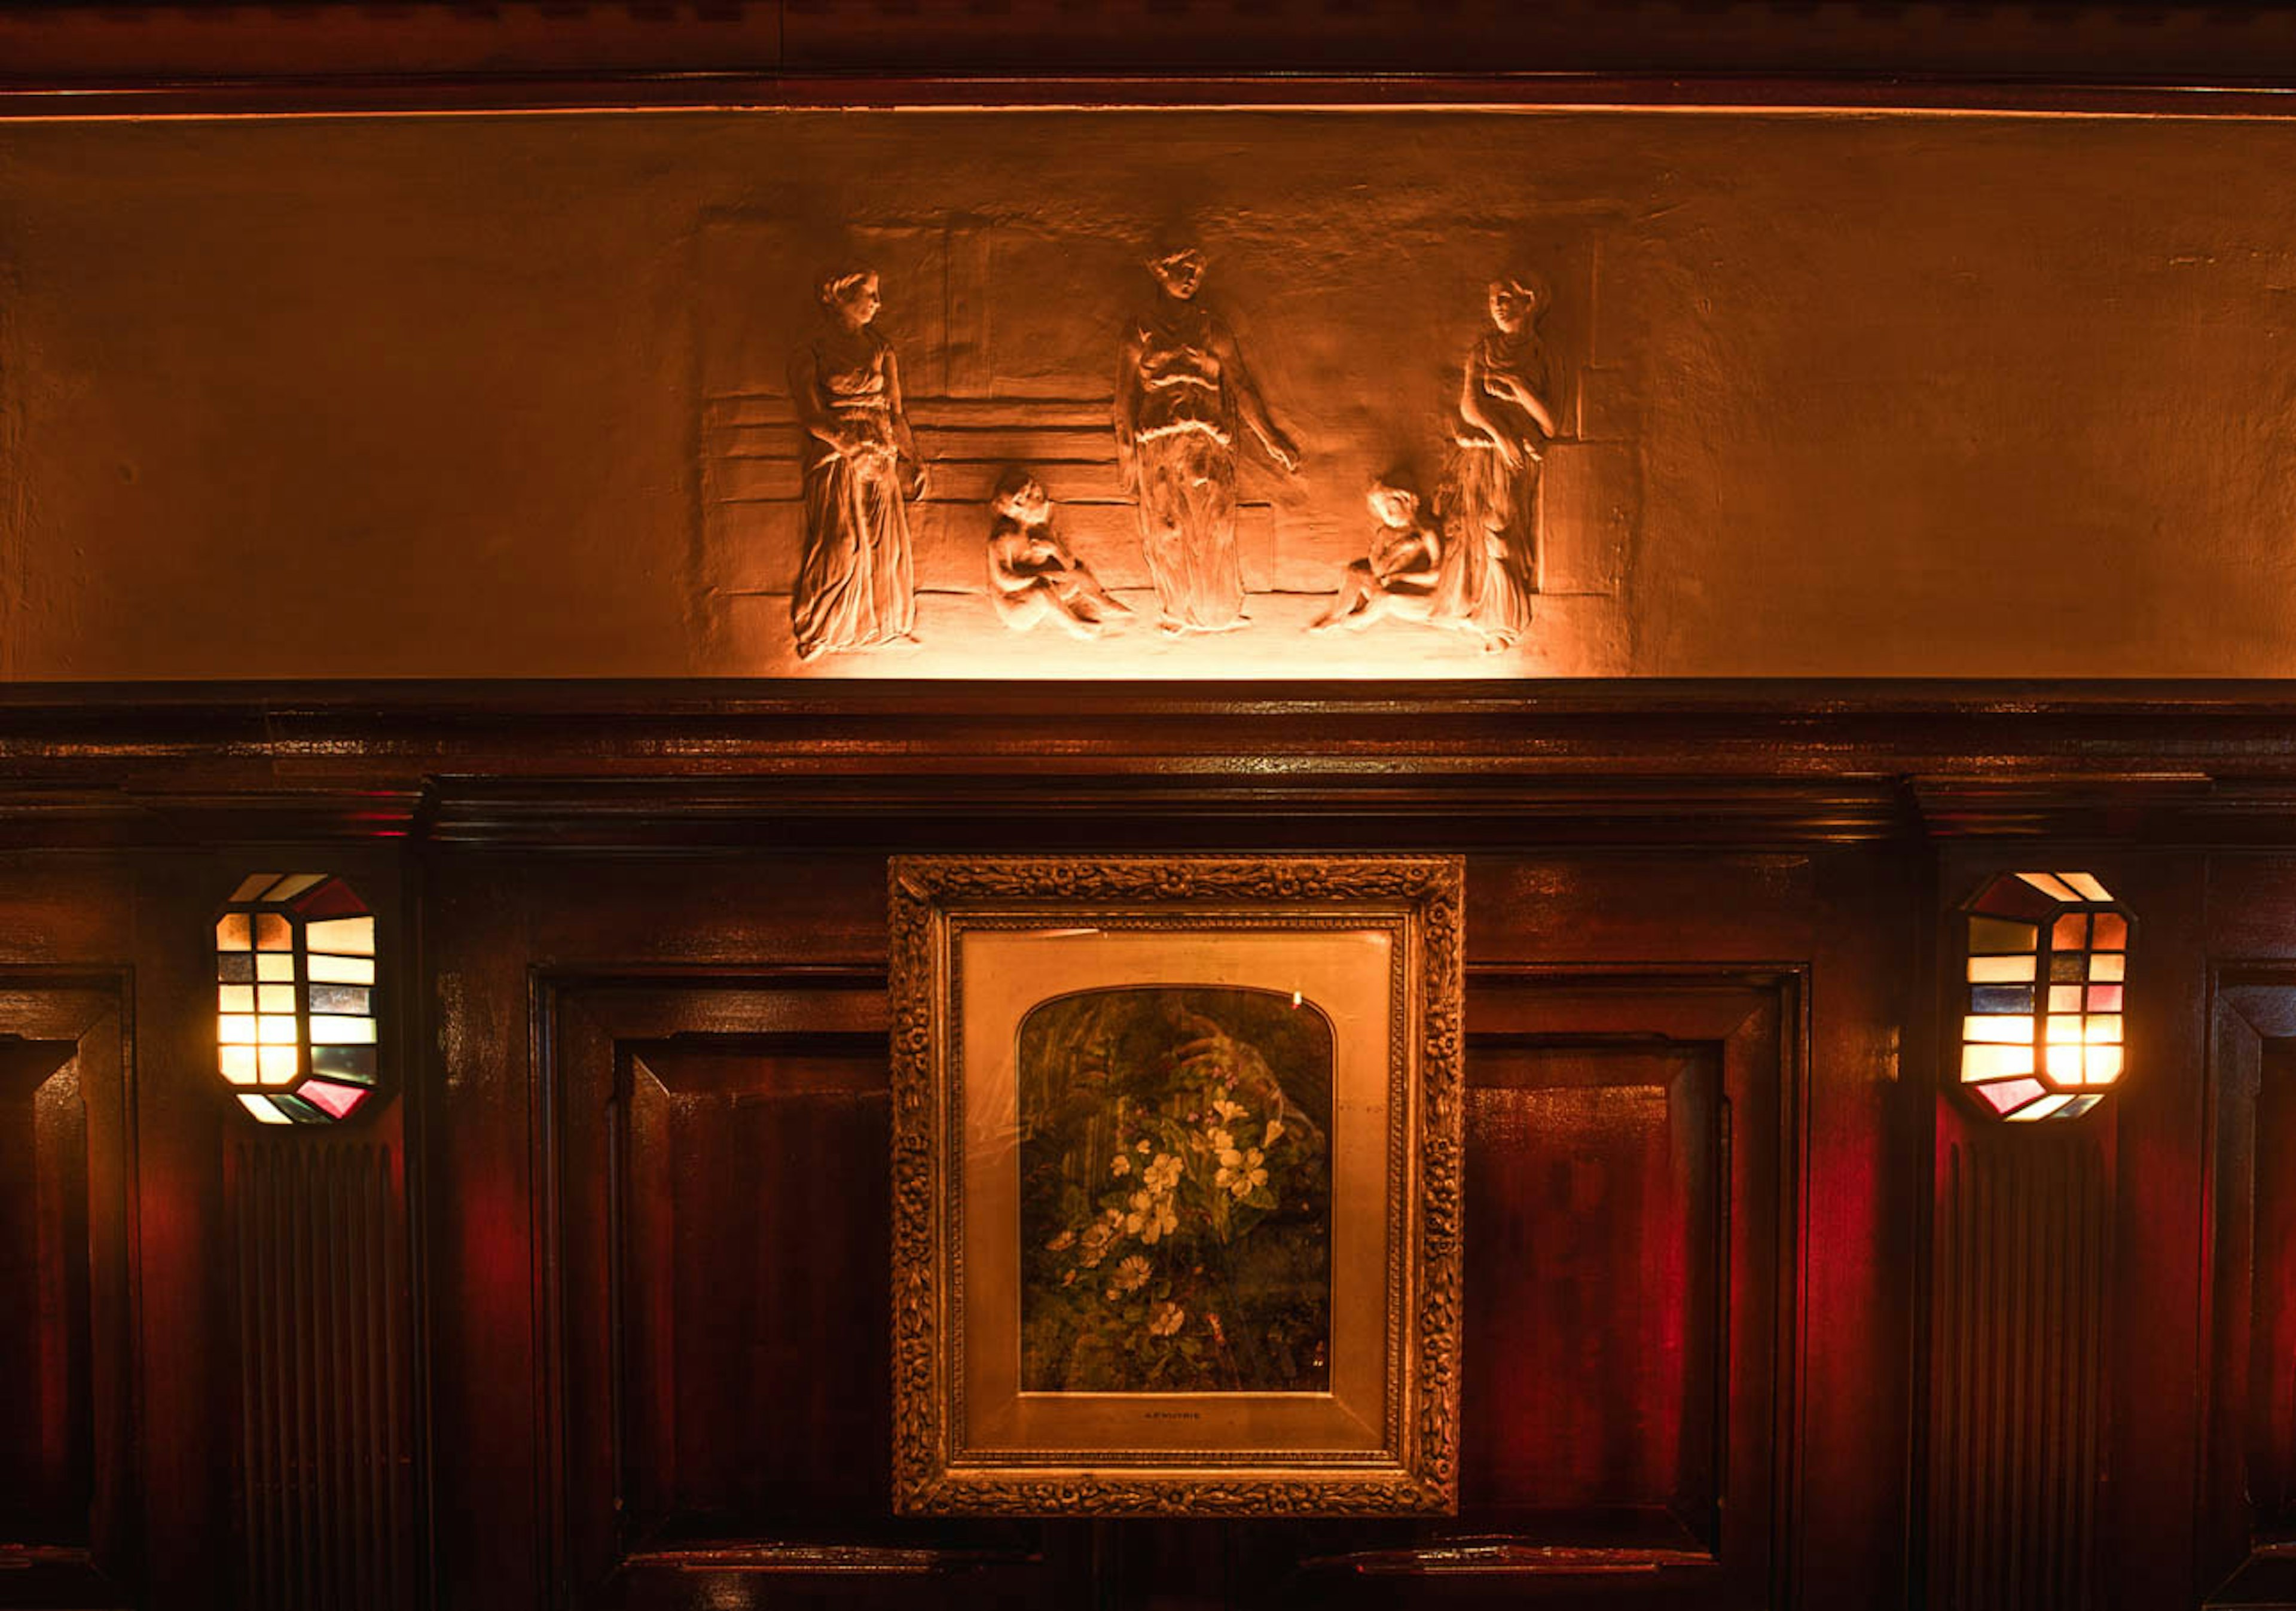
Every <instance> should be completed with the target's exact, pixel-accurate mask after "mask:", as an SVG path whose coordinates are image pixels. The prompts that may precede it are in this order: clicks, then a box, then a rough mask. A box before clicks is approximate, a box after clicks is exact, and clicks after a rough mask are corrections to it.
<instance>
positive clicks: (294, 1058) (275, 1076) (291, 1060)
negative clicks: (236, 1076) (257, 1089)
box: [259, 1046, 303, 1085]
mask: <svg viewBox="0 0 2296 1611" xmlns="http://www.w3.org/2000/svg"><path fill="white" fill-rule="evenodd" d="M259 1066H260V1067H261V1069H262V1071H263V1083H264V1084H266V1085H292V1084H293V1083H294V1082H295V1076H296V1075H297V1074H299V1073H302V1072H303V1058H302V1053H301V1052H300V1051H299V1049H297V1048H294V1047H291V1046H266V1047H265V1048H262V1061H261V1064H260V1065H259Z"/></svg>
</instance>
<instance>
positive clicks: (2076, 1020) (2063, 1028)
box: [2041, 1013, 2081, 1046]
mask: <svg viewBox="0 0 2296 1611" xmlns="http://www.w3.org/2000/svg"><path fill="white" fill-rule="evenodd" d="M2041 1038H2042V1039H2043V1040H2046V1041H2047V1042H2048V1043H2049V1044H2050V1045H2051V1046H2065V1045H2073V1046H2078V1045H2079V1044H2080V1038H2081V1021H2080V1015H2079V1014H2075V1015H2072V1016H2071V1017H2067V1016H2065V1015H2063V1014H2062V1013H2055V1014H2052V1015H2050V1017H2049V1028H2048V1032H2047V1033H2046V1034H2045V1035H2044V1036H2042V1037H2041Z"/></svg>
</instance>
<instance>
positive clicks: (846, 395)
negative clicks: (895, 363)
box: [790, 332, 916, 659]
mask: <svg viewBox="0 0 2296 1611" xmlns="http://www.w3.org/2000/svg"><path fill="white" fill-rule="evenodd" d="M864 334H865V340H866V350H867V356H866V357H865V358H864V359H863V360H862V361H861V362H860V363H859V364H857V366H853V367H850V368H842V369H840V368H838V367H836V366H835V365H834V364H833V363H832V360H831V358H830V357H829V355H828V353H827V351H826V350H825V344H824V343H823V342H819V341H816V343H815V344H814V347H813V349H812V351H813V366H812V373H813V374H814V376H815V381H814V385H815V396H814V397H813V398H812V399H810V401H811V404H812V407H814V408H815V409H816V411H817V412H818V413H820V414H822V415H827V416H828V417H829V418H830V419H831V420H832V421H834V422H835V423H837V425H839V426H840V428H842V430H843V431H844V432H846V434H847V435H848V437H849V442H848V444H847V445H845V446H843V447H840V445H839V444H837V443H835V442H833V441H831V440H827V439H825V438H824V437H821V436H818V435H815V434H812V433H808V436H807V438H806V448H807V459H806V466H805V557H804V562H803V563H802V565H801V567H800V568H799V572H798V579H797V589H796V591H795V592H794V593H793V594H792V595H791V598H790V624H791V627H792V628H793V629H795V631H796V634H797V648H798V653H799V657H800V658H804V659H811V658H812V657H813V656H814V655H816V654H819V653H824V652H826V651H829V650H834V649H857V648H863V647H865V646H867V645H871V644H880V643H888V642H890V641H891V640H893V639H895V638H898V637H907V636H908V635H909V632H910V630H911V629H912V628H914V626H915V625H916V579H915V574H914V566H913V564H912V562H911V558H910V553H909V509H908V499H907V491H908V488H907V481H908V477H907V473H906V469H905V466H904V465H903V464H902V463H901V456H900V448H899V445H898V437H897V436H896V434H895V432H894V430H893V419H892V399H891V395H890V389H889V387H888V386H887V383H886V367H887V364H888V361H889V359H890V354H891V350H892V349H891V348H890V345H889V344H888V343H887V342H886V341H885V340H884V338H883V337H881V336H880V335H878V334H876V333H874V332H865V333H864Z"/></svg>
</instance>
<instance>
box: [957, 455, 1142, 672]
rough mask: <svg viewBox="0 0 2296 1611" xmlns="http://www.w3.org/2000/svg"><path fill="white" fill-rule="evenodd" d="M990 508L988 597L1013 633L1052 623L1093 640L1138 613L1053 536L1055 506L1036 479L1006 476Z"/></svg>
mask: <svg viewBox="0 0 2296 1611" xmlns="http://www.w3.org/2000/svg"><path fill="white" fill-rule="evenodd" d="M988 507H989V511H990V513H991V514H992V515H993V516H994V517H995V518H994V519H993V520H992V521H991V522H990V523H989V527H988V596H989V597H990V598H991V599H992V600H993V601H994V602H995V604H996V613H997V615H998V617H999V618H1000V619H1001V620H1003V621H1004V622H1005V625H1006V626H1007V627H1010V628H1012V629H1013V630H1014V631H1016V632H1018V631H1026V630H1027V629H1029V628H1030V627H1033V626H1035V625H1036V624H1037V622H1038V621H1044V620H1046V619H1048V618H1049V619H1050V620H1053V621H1058V622H1059V623H1060V625H1061V626H1062V628H1063V629H1066V630H1067V631H1069V632H1070V633H1071V634H1073V635H1074V636H1076V637H1087V638H1089V637H1099V636H1100V635H1101V633H1102V632H1103V631H1104V630H1106V629H1107V624H1108V622H1109V620H1110V618H1111V617H1113V616H1119V615H1129V614H1131V613H1132V611H1131V609H1130V607H1129V606H1128V605H1127V604H1124V603H1122V602H1121V601H1120V600H1119V599H1117V598H1114V597H1112V596H1111V595H1110V594H1109V593H1108V591H1107V590H1106V589H1105V588H1103V587H1102V586H1101V585H1100V582H1099V580H1098V579H1097V578H1095V576H1094V575H1093V573H1092V570H1091V568H1090V567H1089V566H1087V564H1086V563H1084V562H1083V561H1082V560H1080V559H1078V557H1077V556H1076V555H1075V554H1074V553H1072V552H1070V548H1069V546H1068V545H1067V544H1066V543H1065V542H1062V540H1061V538H1060V536H1059V534H1058V533H1057V532H1055V531H1054V530H1053V500H1052V499H1051V498H1050V497H1047V496H1046V492H1045V489H1044V488H1043V486H1041V485H1040V484H1039V483H1038V482H1037V478H1036V477H1035V476H1033V475H1030V474H1029V473H1028V472H1027V471H1025V470H1009V471H1007V472H1005V475H1004V477H1003V478H1002V479H1001V480H999V481H997V483H996V492H995V493H994V494H993V495H992V496H991V497H990V498H989V503H988Z"/></svg>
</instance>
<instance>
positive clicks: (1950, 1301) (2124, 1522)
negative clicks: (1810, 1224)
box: [1922, 845, 2208, 1611]
mask: <svg viewBox="0 0 2296 1611" xmlns="http://www.w3.org/2000/svg"><path fill="white" fill-rule="evenodd" d="M2059 867H2063V868H2080V869H2083V870H2087V871H2089V872H2092V873H2095V875H2097V876H2098V877H2099V878H2101V879H2102V880H2103V882H2104V884H2106V886H2107V887H2108V888H2110V889H2112V892H2114V893H2115V894H2116V895H2118V896H2120V898H2121V899H2123V900H2126V901H2127V902H2128V904H2129V905H2130V907H2131V908H2132V909H2133V910H2134V911H2135V912H2136V916H2137V922H2138V928H2137V932H2136V941H2135V949H2134V950H2133V951H2132V960H2131V963H2130V982H2129V1007H2128V1056H2129V1071H2128V1074H2127V1075H2126V1076H2125V1077H2124V1079H2123V1081H2122V1082H2121V1083H2120V1085H2119V1086H2117V1087H2116V1088H2115V1089H2114V1090H2113V1092H2112V1095H2111V1097H2109V1098H2108V1100H2107V1101H2106V1102H2104V1103H2103V1104H2102V1105H2101V1106H2099V1107H2098V1108H2097V1109H2095V1111H2093V1112H2092V1113H2091V1114H2087V1115H2085V1116H2084V1117H2083V1118H2081V1119H2079V1120H2073V1121H2068V1122H2062V1123H2059V1124H2050V1123H2041V1124H2036V1125H2031V1126H2016V1125H2006V1124H2003V1123H2001V1122H1997V1121H1994V1120H1992V1119H1991V1118H1989V1117H1988V1116H1986V1115H1983V1114H1980V1112H1978V1111H1977V1110H1976V1109H1975V1108H1974V1107H1973V1106H1972V1105H1971V1104H1970V1103H1969V1102H1968V1101H1967V1099H1966V1098H1964V1097H1961V1096H1960V1095H1959V1093H1958V1092H1957V1090H1956V1089H1955V1088H1956V1084H1957V1083H1958V1077H1957V1057H1958V1050H1957V1042H1956V1037H1955V1035H1954V1034H1953V1033H1952V1032H1951V1027H1950V1026H1951V1025H1952V1024H1953V1023H1955V1022H1956V1021H1957V1017H1958V1015H1959V1012H1960V1010H1961V1008H1960V996H1961V991H1960V989H1959V958H1960V948H1961V945H1962V943H1963V941H1962V936H1961V934H1960V933H1959V919H1958V917H1957V916H1956V914H1955V912H1954V911H1953V910H1952V908H1954V907H1956V906H1957V904H1958V902H1959V901H1960V900H1962V899H1963V898H1964V897H1965V896H1967V895H1968V894H1969V893H1971V892H1973V891H1974V890H1975V889H1977V888H1978V887H1979V886H1980V884H1983V883H1984V882H1985V881H1986V880H1987V879H1988V878H1989V877H1990V876H1991V875H1993V874H1995V873H1997V872H2001V871H2015V870H2020V869H2036V868H2038V869H2040V870H2053V869H2055V868H2059ZM1940 883H1941V889H1940V892H1939V906H1938V914H1937V917H1936V920H1935V923H1934V925H1933V934H1934V941H1935V945H1936V956H1937V958H1938V960H1939V968H1938V970H1937V988H1936V991H1935V997H1936V1007H1935V1009H1934V1011H1935V1014H1936V1022H1937V1023H1938V1024H1939V1032H1938V1041H1939V1045H1938V1048H1937V1052H1936V1055H1935V1056H1934V1058H1933V1059H1932V1064H1933V1067H1934V1069H1935V1074H1934V1078H1935V1080H1936V1081H1937V1083H1936V1086H1935V1096H1934V1112H1935V1116H1936V1135H1937V1141H1936V1147H1935V1152H1934V1169H1935V1175H1934V1188H1933V1189H1934V1193H1935V1196H1934V1203H1933V1207H1932V1211H1931V1231H1930V1253H1931V1259H1930V1270H1931V1284H1930V1290H1929V1297H1928V1303H1929V1312H1928V1336H1929V1343H1930V1361H1929V1367H1930V1368H1929V1374H1928V1387H1927V1409H1926V1415H1925V1421H1926V1425H1925V1434H1926V1459H1927V1488H1926V1493H1925V1500H1926V1510H1925V1514H1924V1518H1923V1532H1924V1537H1923V1545H1922V1548H1923V1557H1922V1564H1923V1574H1924V1588H1925V1593H1926V1597H1927V1601H1928V1603H1929V1604H1931V1605H1934V1606H1939V1607H1991V1606H2016V1607H2082V1608H2086V1607H2128V1608H2129V1611H2138V1608H2141V1607H2162V1606H2170V1605H2177V1604H2180V1603H2189V1597H2190V1592H2191V1585H2190V1579H2191V1575H2192V1567H2191V1563H2192V1549H2193V1548H2194V1533H2193V1522H2192V1514H2193V1502H2194V1490H2195V1484H2196V1482H2197V1480H2198V1473H2197V1470H2196V1467H2195V1464H2194V1460H2195V1455H2194V1437H2193V1434H2192V1428H2191V1426H2190V1425H2189V1424H2188V1422H2187V1421H2186V1419H2185V1417H2183V1416H2182V1415H2180V1414H2178V1413H2177V1411H2176V1410H2175V1409H2174V1408H2173V1407H2174V1406H2176V1405H2177V1404H2179V1403H2180V1402H2185V1401H2189V1400H2190V1399H2191V1397H2192V1395H2193V1393H2194V1384H2195V1383H2196V1382H2197V1380H2198V1378H2199V1373H2200V1369H2201V1359H2200V1341H2201V1336H2202V1293H2201V1285H2200V1270H2199V1258H2198V1252H2199V1248H2200V1246H2201V1243H2202V1175H2201V1172H2200V1159H2201V1155H2202V1147H2201V1121H2202V1102H2201V1095H2202V1091H2201V1088H2202V1081H2201V1070H2200V1067H2199V1055H2198V1049H2197V1048H2199V1047H2200V1046H2201V1045H2202V1043H2203V1039H2204V1032H2203V1029H2202V1024H2203V1023H2204V1022H2205V1011H2206V1008H2205V1005H2204V1000H2205V990H2204V982H2203V981H2204V967H2203V964H2202V957H2203V954H2204V943H2205V925H2204V913H2205V908H2206V899H2205V897H2206V890H2207V883H2208V875H2207V868H2206V865H2205V863H2204V862H2203V861H2202V860H2201V859H2199V858H2197V857H2194V856H2189V855H2177V854H2157V855H2152V856H2142V857H2138V856H2131V855H2129V854H2128V853H2127V852H2126V851H2120V850H2115V849H2100V848H2099V847H2096V846H2093V845H2092V846H2079V845H2049V846H2046V847H2043V846H2035V847H2031V848H2029V849H2024V850H2020V851H2011V852H2006V853H2005V852H2003V851H1999V850H1997V849H1993V848H1988V849H1984V850H1979V851H1951V852H1948V855H1947V856H1946V857H1945V858H1943V859H1942V863H1941V869H1940Z"/></svg>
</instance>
